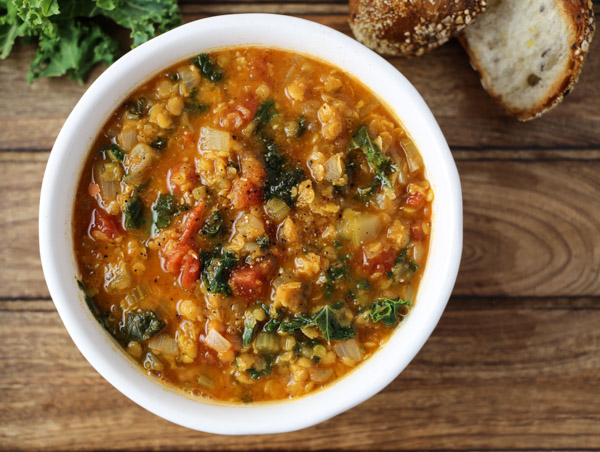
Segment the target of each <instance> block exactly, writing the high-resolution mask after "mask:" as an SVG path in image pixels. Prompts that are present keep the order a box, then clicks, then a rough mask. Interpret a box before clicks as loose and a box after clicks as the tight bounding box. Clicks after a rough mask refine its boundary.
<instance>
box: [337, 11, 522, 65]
mask: <svg viewBox="0 0 600 452" xmlns="http://www.w3.org/2000/svg"><path fill="white" fill-rule="evenodd" d="M486 1H487V0H350V15H349V19H348V21H349V22H350V28H352V32H353V33H354V36H355V37H356V39H358V40H359V41H360V42H362V43H363V44H365V45H366V46H367V47H370V48H371V49H373V50H375V51H377V52H379V53H384V54H387V55H400V56H418V55H422V54H424V53H426V52H429V51H430V50H433V49H435V48H436V47H438V46H440V45H442V44H443V43H445V42H446V41H447V40H448V39H450V38H451V37H452V36H454V35H456V34H457V33H458V32H460V31H461V30H463V29H464V28H465V27H466V26H467V25H468V24H469V23H471V22H472V21H473V19H474V18H475V16H476V15H477V14H479V13H480V12H482V11H484V10H485V4H486ZM524 1H525V0H524Z"/></svg>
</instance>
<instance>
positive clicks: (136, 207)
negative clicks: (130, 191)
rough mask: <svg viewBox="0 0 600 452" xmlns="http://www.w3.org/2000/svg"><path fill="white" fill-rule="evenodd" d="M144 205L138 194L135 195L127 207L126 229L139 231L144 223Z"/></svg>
mask: <svg viewBox="0 0 600 452" xmlns="http://www.w3.org/2000/svg"><path fill="white" fill-rule="evenodd" d="M143 215H144V204H142V200H141V199H140V198H139V196H138V195H137V194H134V195H133V196H132V197H131V199H130V200H129V201H128V202H127V207H125V228H126V229H139V227H140V226H141V225H142V224H143V223H144V217H143Z"/></svg>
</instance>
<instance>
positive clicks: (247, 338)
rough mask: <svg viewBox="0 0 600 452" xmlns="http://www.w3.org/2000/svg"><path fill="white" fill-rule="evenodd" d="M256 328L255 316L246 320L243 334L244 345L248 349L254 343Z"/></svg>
mask: <svg viewBox="0 0 600 452" xmlns="http://www.w3.org/2000/svg"><path fill="white" fill-rule="evenodd" d="M255 328H256V319H255V318H254V316H248V317H247V318H246V319H244V332H243V333H242V345H243V346H244V347H248V346H249V345H250V343H251V342H252V336H253V335H254V329H255Z"/></svg>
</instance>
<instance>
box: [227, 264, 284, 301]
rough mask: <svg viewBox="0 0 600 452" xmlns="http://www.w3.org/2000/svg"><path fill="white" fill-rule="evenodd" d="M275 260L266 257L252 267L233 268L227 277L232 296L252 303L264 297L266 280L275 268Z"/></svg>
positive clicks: (266, 286) (266, 285) (266, 287)
mask: <svg viewBox="0 0 600 452" xmlns="http://www.w3.org/2000/svg"><path fill="white" fill-rule="evenodd" d="M275 265H276V259H275V258H274V257H273V256H267V257H265V258H264V259H263V260H261V261H259V262H256V263H254V264H253V265H252V266H248V265H244V266H240V267H237V268H234V269H233V271H232V272H231V276H230V277H229V285H230V286H231V289H232V291H233V294H234V295H236V296H238V297H242V298H244V299H246V301H248V302H252V301H255V300H257V299H258V298H260V297H261V296H264V295H265V292H266V290H267V289H268V287H269V285H268V280H269V276H270V274H271V272H272V271H273V269H274V268H275Z"/></svg>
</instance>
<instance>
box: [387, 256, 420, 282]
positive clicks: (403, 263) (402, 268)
mask: <svg viewBox="0 0 600 452" xmlns="http://www.w3.org/2000/svg"><path fill="white" fill-rule="evenodd" d="M407 252H408V247H405V248H404V249H403V250H402V251H400V253H398V256H397V257H396V262H395V263H394V267H393V268H392V270H391V271H390V272H388V275H387V276H388V278H393V279H394V280H395V281H396V282H399V283H403V282H406V281H408V280H409V279H410V277H411V276H412V275H413V273H414V272H416V271H417V270H418V269H419V266H418V265H417V264H415V261H414V260H412V259H407V257H406V254H407Z"/></svg>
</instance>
